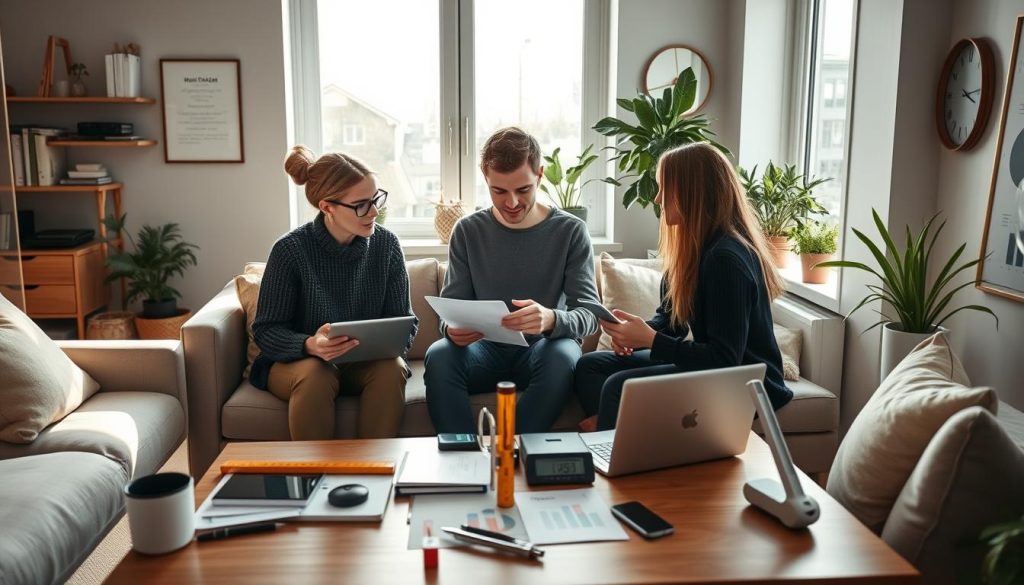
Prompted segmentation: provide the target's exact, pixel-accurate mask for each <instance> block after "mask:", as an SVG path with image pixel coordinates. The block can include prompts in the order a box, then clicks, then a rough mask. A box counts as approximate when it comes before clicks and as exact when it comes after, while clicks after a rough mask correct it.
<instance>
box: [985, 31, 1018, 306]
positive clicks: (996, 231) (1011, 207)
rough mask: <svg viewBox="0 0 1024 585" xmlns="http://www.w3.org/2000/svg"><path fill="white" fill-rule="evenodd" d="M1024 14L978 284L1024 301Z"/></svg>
mask: <svg viewBox="0 0 1024 585" xmlns="http://www.w3.org/2000/svg"><path fill="white" fill-rule="evenodd" d="M1022 26H1024V15H1021V16H1018V17H1017V21H1016V25H1015V28H1014V35H1013V50H1012V51H1011V53H1010V62H1009V73H1008V74H1007V76H1006V92H1005V93H1004V95H1003V115H1002V116H1001V118H1000V124H999V141H998V142H997V143H996V154H995V161H994V163H993V166H992V184H991V187H990V188H989V194H988V212H987V213H986V214H985V232H984V235H983V236H982V240H981V257H982V260H981V262H979V263H978V274H977V278H976V282H975V284H976V286H977V287H978V288H980V289H981V290H983V291H985V292H989V293H992V294H995V295H999V296H1001V297H1006V298H1008V299H1013V300H1015V301H1020V302H1024V54H1022V53H1021V50H1020V37H1021V27H1022Z"/></svg>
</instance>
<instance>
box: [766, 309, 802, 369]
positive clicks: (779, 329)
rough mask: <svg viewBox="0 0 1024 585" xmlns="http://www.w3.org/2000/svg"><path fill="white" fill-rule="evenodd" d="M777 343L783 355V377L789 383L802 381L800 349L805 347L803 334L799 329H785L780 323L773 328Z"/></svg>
mask: <svg viewBox="0 0 1024 585" xmlns="http://www.w3.org/2000/svg"><path fill="white" fill-rule="evenodd" d="M772 329H773V330H774V332H775V341H776V342H778V344H779V352H780V353H782V377H783V378H785V379H786V380H789V381H793V382H795V381H797V380H799V379H800V349H801V346H802V345H803V334H802V333H801V332H800V330H799V329H790V328H788V327H783V326H782V325H779V324H778V323H775V324H774V325H773V326H772Z"/></svg>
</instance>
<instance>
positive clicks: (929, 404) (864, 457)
mask: <svg viewBox="0 0 1024 585" xmlns="http://www.w3.org/2000/svg"><path fill="white" fill-rule="evenodd" d="M970 383H971V382H970V380H968V378H967V374H966V373H965V372H964V368H963V366H962V365H961V364H960V360H959V359H957V357H956V355H954V354H953V350H952V349H950V347H949V343H948V342H947V341H946V338H945V336H944V335H943V334H942V333H937V334H935V335H933V336H932V337H929V338H928V339H926V340H924V341H922V342H921V344H920V345H918V346H917V347H915V348H914V350H913V351H911V352H910V355H908V356H907V357H906V358H904V359H903V361H902V362H900V363H899V365H897V366H896V368H895V369H894V370H893V371H892V372H891V373H890V374H889V375H888V376H887V377H886V378H885V380H884V381H883V382H882V385H881V386H879V388H878V390H877V391H876V392H875V393H874V395H873V396H871V399H870V400H868V403H867V404H866V405H865V406H864V408H863V410H861V411H860V413H859V414H858V415H857V418H856V419H854V421H853V424H852V425H850V430H849V431H848V432H847V433H846V437H845V438H844V439H843V442H842V444H841V445H840V446H839V452H838V453H836V458H835V461H833V463H832V470H831V472H829V476H828V493H829V494H830V495H831V496H832V497H833V498H835V499H836V500H838V501H839V503H841V504H842V505H843V506H845V507H846V509H847V510H849V511H850V512H851V513H852V514H853V515H854V516H856V517H857V518H858V519H860V521H861V522H863V523H864V524H865V525H867V526H868V528H871V529H872V530H874V531H875V532H876V533H880V532H881V531H882V527H883V526H884V525H885V520H886V518H888V516H889V512H890V510H891V509H892V506H893V504H894V503H895V502H896V498H897V497H898V496H899V494H900V490H902V489H903V486H904V484H905V483H906V482H907V478H909V477H910V473H911V472H912V471H913V470H914V466H915V465H917V462H918V460H919V459H920V458H921V454H922V453H923V452H924V450H925V447H927V446H928V442H929V441H931V439H932V437H933V436H934V435H935V433H936V432H937V431H938V430H939V428H940V427H942V425H943V424H944V423H945V422H946V421H947V420H948V419H949V418H950V417H951V416H953V415H954V414H956V413H958V412H960V411H961V410H963V409H965V408H968V407H971V406H982V407H984V408H986V409H988V410H990V411H991V412H993V413H995V411H996V408H997V405H998V399H997V398H996V393H995V392H994V391H993V390H992V389H991V388H984V387H981V388H971V387H969V385H970Z"/></svg>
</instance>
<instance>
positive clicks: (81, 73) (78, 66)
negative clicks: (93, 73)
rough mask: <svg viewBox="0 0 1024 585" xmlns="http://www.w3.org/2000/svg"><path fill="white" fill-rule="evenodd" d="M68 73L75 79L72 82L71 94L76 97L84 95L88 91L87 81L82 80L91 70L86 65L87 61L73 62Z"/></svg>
mask: <svg viewBox="0 0 1024 585" xmlns="http://www.w3.org/2000/svg"><path fill="white" fill-rule="evenodd" d="M68 73H70V74H71V77H72V78H74V81H73V82H72V84H71V95H73V96H75V97H81V96H84V95H85V93H86V91H85V82H84V81H82V78H83V77H88V76H89V70H88V69H87V68H86V67H85V63H74V64H72V65H71V68H70V69H68Z"/></svg>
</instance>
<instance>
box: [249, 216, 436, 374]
mask: <svg viewBox="0 0 1024 585" xmlns="http://www.w3.org/2000/svg"><path fill="white" fill-rule="evenodd" d="M404 315H413V312H412V305H411V303H410V302H409V274H408V273H407V272H406V270H405V258H404V256H403V255H402V247H401V245H400V244H399V242H398V237H396V236H395V234H393V233H391V232H390V231H388V230H387V229H385V228H383V227H381V226H377V228H376V229H375V230H374V233H373V235H372V236H370V237H369V238H363V237H358V236H357V237H356V238H354V239H353V240H352V241H351V242H350V243H349V244H348V245H343V244H340V243H338V241H337V240H335V239H334V237H333V236H331V234H330V232H328V231H327V228H326V227H325V226H324V218H323V215H322V214H321V215H318V216H317V218H316V219H315V220H313V221H311V222H309V223H307V224H305V225H302V226H299V227H298V228H296V229H295V230H293V231H292V232H291V233H289V234H287V235H285V236H284V237H282V238H281V239H280V240H278V241H277V243H275V244H274V248H273V249H272V250H271V251H270V258H268V259H267V268H266V271H265V272H264V274H263V282H262V284H261V285H260V298H259V304H258V305H257V309H256V319H255V320H254V321H253V324H252V333H253V338H254V339H255V340H256V345H257V346H259V348H260V355H259V357H257V358H256V361H255V362H254V363H253V366H252V373H251V375H250V376H249V381H250V382H251V383H252V385H253V386H256V387H257V388H261V389H264V390H265V389H266V388H267V378H268V375H269V373H270V366H271V365H273V364H274V362H292V361H295V360H299V359H302V358H305V357H308V355H309V354H307V353H306V349H305V342H306V338H308V337H310V336H311V335H313V334H314V333H316V330H317V329H319V328H320V326H322V325H323V324H324V323H335V322H338V321H358V320H363V319H379V318H383V317H400V316H404ZM415 335H416V328H415V327H414V328H413V332H412V335H410V336H409V343H410V344H411V343H412V338H413V336H415Z"/></svg>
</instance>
